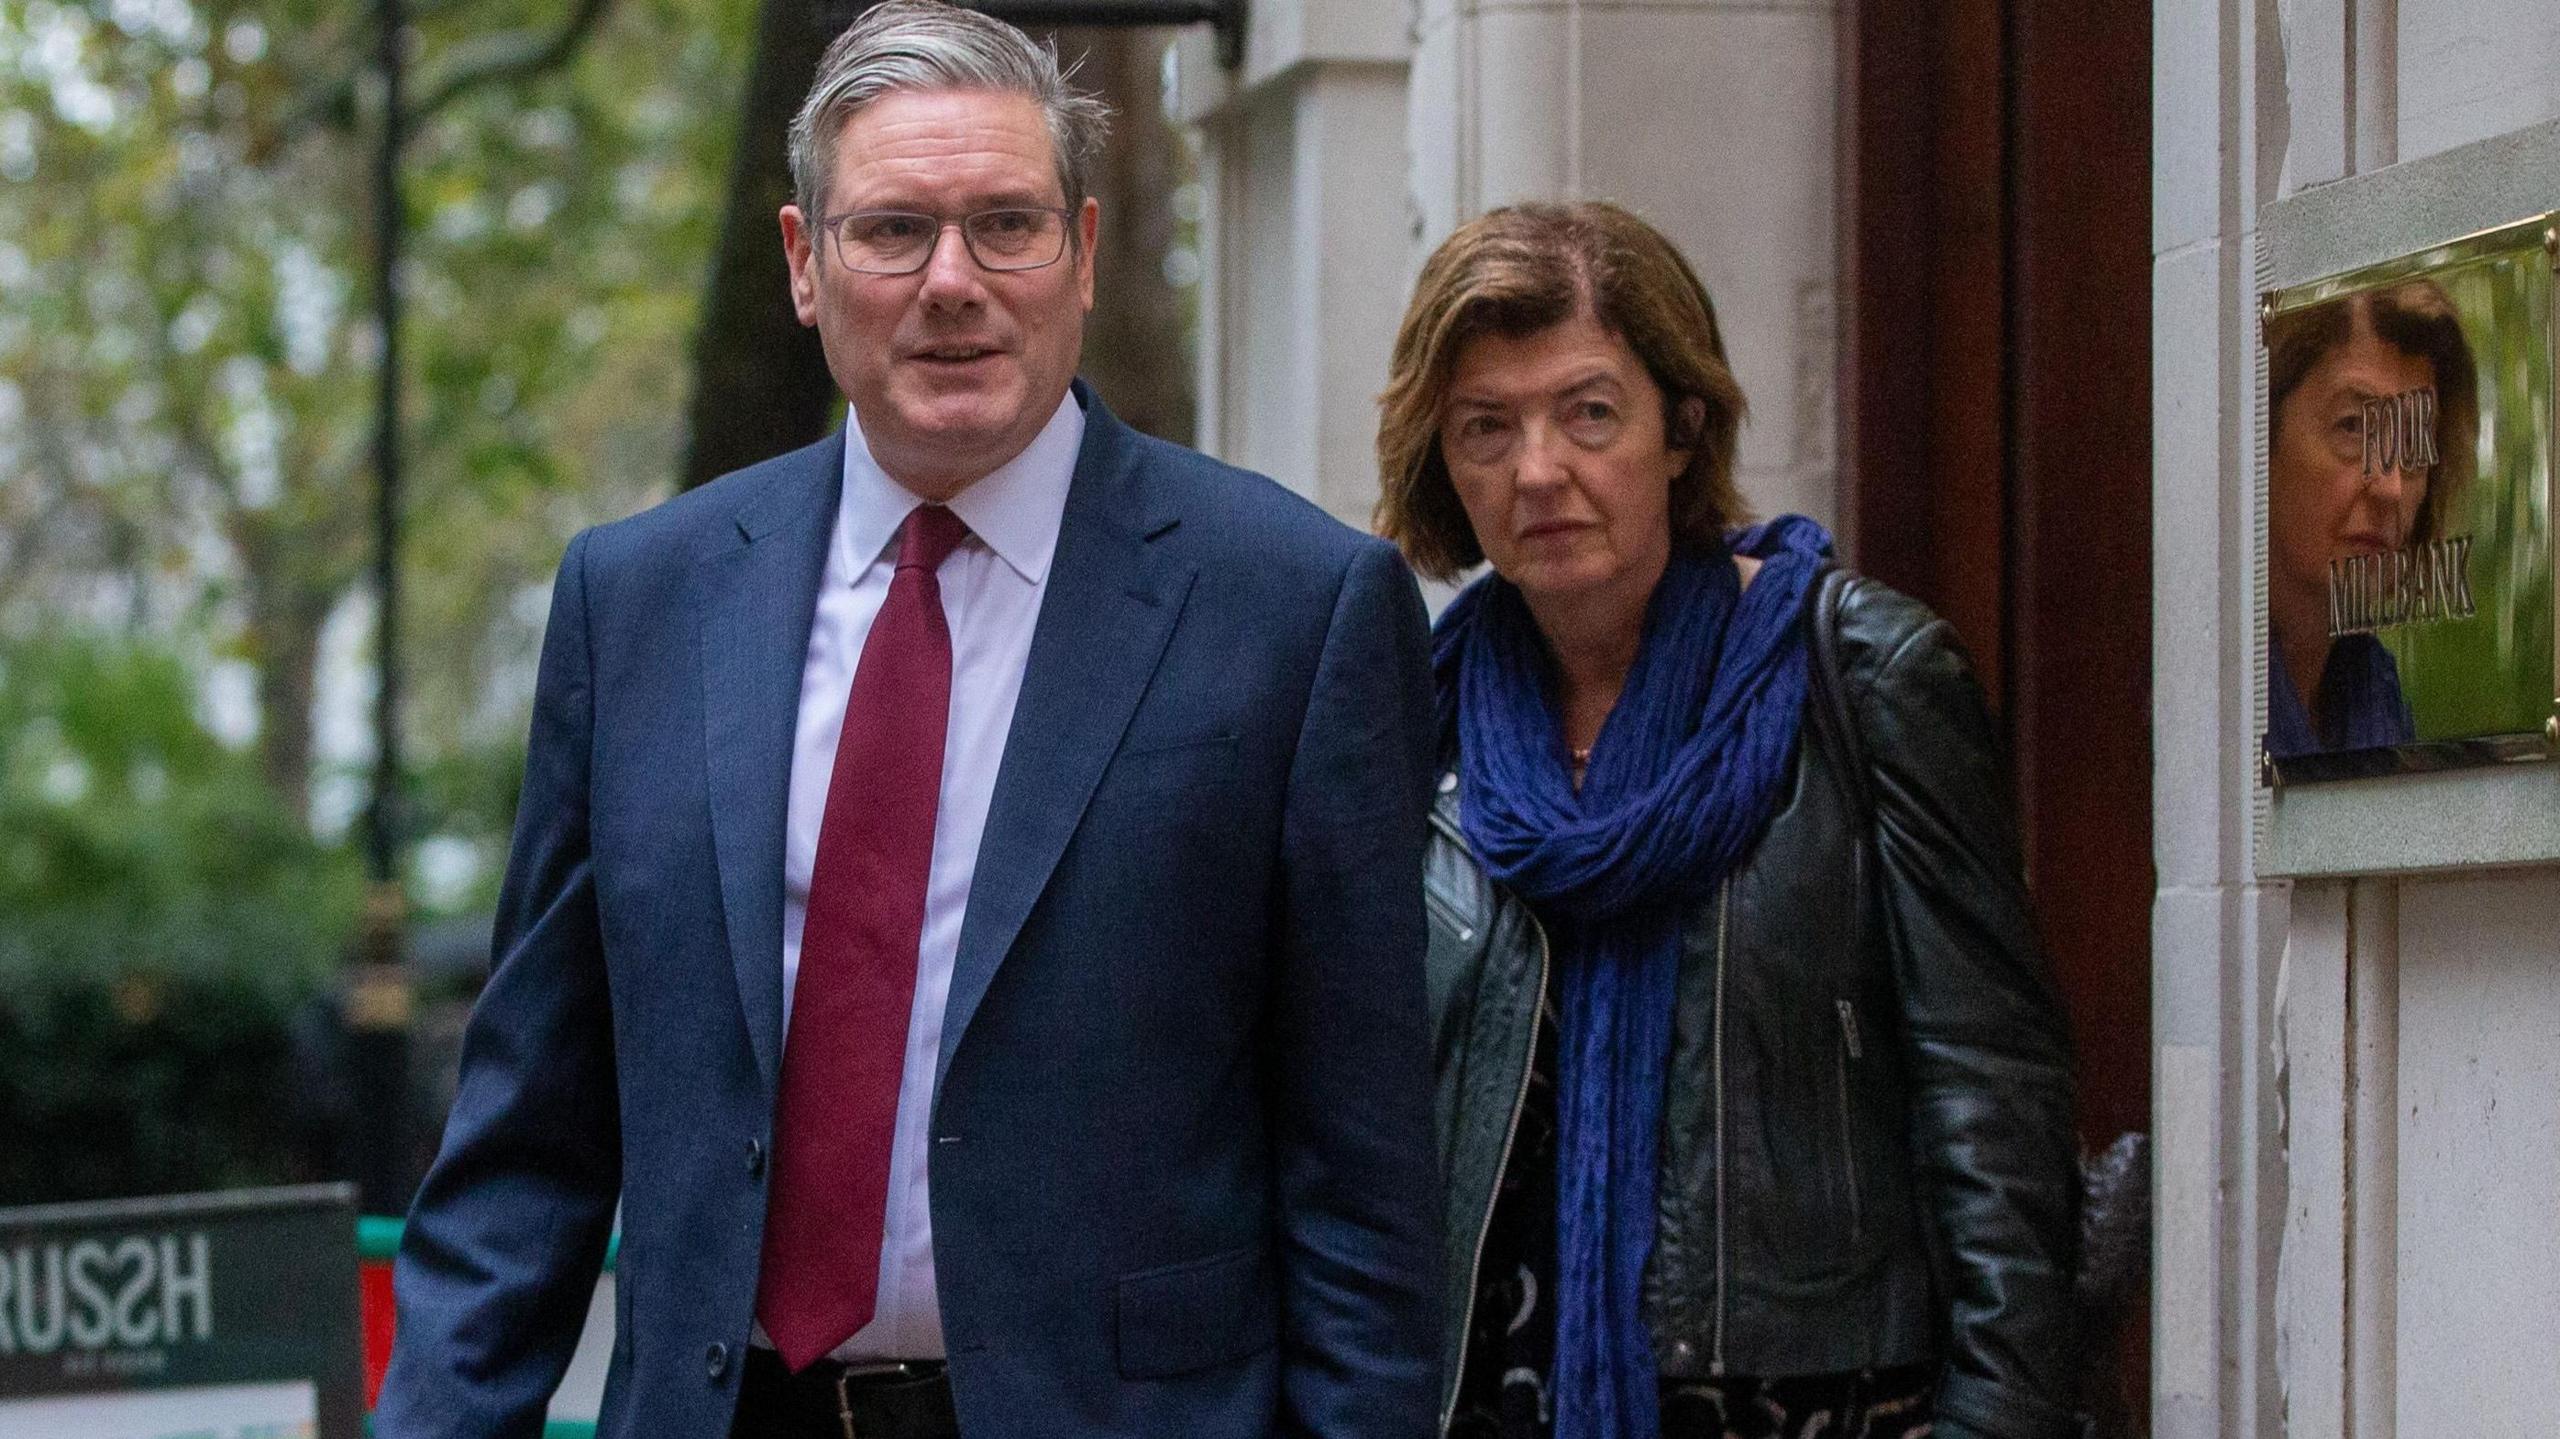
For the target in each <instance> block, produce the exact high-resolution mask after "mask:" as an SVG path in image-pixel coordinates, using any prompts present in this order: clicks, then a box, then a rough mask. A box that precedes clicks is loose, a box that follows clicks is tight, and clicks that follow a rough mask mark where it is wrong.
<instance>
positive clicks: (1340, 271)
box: [1169, 0, 1412, 529]
mask: <svg viewBox="0 0 2560 1439" xmlns="http://www.w3.org/2000/svg"><path fill="white" fill-rule="evenodd" d="M1410 34H1411V29H1410V26H1409V24H1408V23H1407V19H1406V16H1405V15H1404V14H1403V12H1402V10H1401V9H1400V7H1398V6H1396V5H1393V4H1387V3H1381V0H1255V3H1254V6H1253V13H1252V27H1251V34H1250V36H1249V38H1248V41H1247V44H1246V47H1245V58H1244V63H1243V65H1242V66H1241V67H1239V68H1238V69H1237V70H1234V71H1228V70H1225V69H1223V68H1221V67H1220V66H1219V64H1218V61H1217V54H1216V49H1215V46H1214V45H1213V44H1212V42H1211V39H1210V37H1209V36H1208V35H1207V34H1206V33H1205V32H1194V33H1191V34H1187V35H1185V36H1184V38H1183V39H1182V40H1181V41H1180V42H1179V43H1178V44H1177V46H1176V48H1175V51H1174V54H1173V59H1172V67H1173V73H1172V75H1171V77H1170V85H1169V89H1170V95H1169V101H1170V103H1171V105H1172V107H1173V110H1174V114H1175V116H1176V118H1178V119H1181V120H1184V121H1186V122H1189V123H1192V124H1195V125H1197V126H1198V127H1199V129H1200V137H1201V153H1200V183H1201V189H1202V192H1203V194H1204V197H1205V204H1204V206H1203V214H1202V217H1201V256H1202V260H1203V267H1202V275H1201V284H1200V294H1199V304H1200V359H1199V365H1200V376H1199V378H1200V421H1199V439H1198V443H1199V445H1200V447H1201V448H1202V449H1205V450H1207V451H1209V452H1210V453H1212V454H1215V455H1218V456H1219V457H1221V458H1223V459H1226V460H1230V461H1232V462H1234V463H1236V464H1240V465H1244V466H1246V467H1247V468H1250V469H1255V470H1260V471H1262V472H1263V473H1265V474H1268V475H1270V476H1272V477H1273V478H1275V479H1278V480H1279V481H1281V482H1282V483H1284V484H1286V485H1288V486H1290V487H1291V488H1293V489H1295V490H1298V491H1299V492H1300V493H1302V494H1305V495H1307V496H1309V497H1310V498H1312V499H1314V500H1315V501H1316V502H1317V503H1318V504H1320V505H1322V506H1324V507H1325V509H1326V510H1328V511H1330V512H1331V513H1333V514H1334V515H1335V516H1337V517H1339V518H1340V519H1342V520H1343V521H1345V522H1346V523H1349V524H1352V525H1356V526H1358V527H1360V528H1363V529H1365V528H1367V527H1368V524H1369V514H1370V510H1371V509H1372V508H1373V507H1374V506H1375V505H1376V503H1377V494H1378V483H1377V465H1376V462H1375V459H1374V458H1373V453H1374V452H1373V449H1372V441H1373V437H1374V435H1375V433H1376V423H1377V396H1378V391H1379V390H1380V389H1382V388H1383V387H1384V386H1385V384H1386V374H1387V351H1388V349H1389V347H1390V346H1392V345H1393V344H1394V341H1395V325H1396V318H1397V316H1398V314H1399V313H1401V307H1402V305H1403V302H1404V295H1405V290H1406V286H1407V283H1408V281H1409V279H1410V269H1409V267H1408V262H1407V255H1408V253H1409V251H1410V246H1411V238H1412V226H1411V223H1410V221H1409V219H1408V216H1407V206H1406V200H1405V152H1404V145H1403V143H1402V137H1403V131H1404V118H1405V73H1406V69H1407V56H1408V52H1409V48H1410Z"/></svg>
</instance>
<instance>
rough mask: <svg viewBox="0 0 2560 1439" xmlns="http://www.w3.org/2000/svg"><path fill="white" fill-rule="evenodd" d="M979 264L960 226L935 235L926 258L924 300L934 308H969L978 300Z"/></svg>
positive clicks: (956, 224) (953, 224)
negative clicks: (956, 306) (940, 306)
mask: <svg viewBox="0 0 2560 1439" xmlns="http://www.w3.org/2000/svg"><path fill="white" fill-rule="evenodd" d="M979 293H980V289H979V282H978V261H977V258H976V257H975V256H973V255H971V254H970V253H969V245H968V241H967V239H966V238H965V237H964V236H962V235H961V233H960V226H959V224H958V223H957V222H952V223H948V224H945V225H944V226H942V228H940V229H938V230H936V231H934V234H933V248H932V249H931V250H929V251H927V252H926V253H925V257H924V297H925V299H926V300H927V301H928V302H930V303H933V304H939V305H957V304H966V303H968V302H969V301H971V300H974V299H976V298H977V297H978V295H979Z"/></svg>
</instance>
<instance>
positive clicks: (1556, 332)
mask: <svg viewBox="0 0 2560 1439" xmlns="http://www.w3.org/2000/svg"><path fill="white" fill-rule="evenodd" d="M1440 454H1441V456H1442V458H1443V459H1444V460H1445V461H1446V462H1447V464H1448V467H1449V479H1450V482H1451V484H1452V485H1453V486H1455V488H1456V489H1457V492H1458V502H1459V503H1460V504H1461V505H1462V506H1464V507H1465V509H1466V512H1467V522H1468V523H1469V524H1471V525H1473V526H1474V527H1475V533H1476V542H1477V543H1478V544H1479V545H1481V546H1482V547H1483V549H1484V553H1485V558H1486V559H1488V560H1490V561H1492V562H1493V567H1494V569H1495V570H1496V571H1498V572H1500V574H1501V575H1502V577H1503V578H1505V579H1507V580H1509V581H1511V582H1512V583H1513V584H1515V585H1518V586H1519V587H1520V591H1521V593H1522V594H1523V595H1524V596H1525V597H1527V598H1528V599H1529V601H1530V602H1531V603H1532V604H1536V603H1539V602H1541V601H1545V600H1563V599H1573V598H1578V597H1584V596H1588V595H1592V594H1596V593H1603V592H1606V591H1608V590H1610V589H1612V588H1617V589H1620V590H1623V591H1625V592H1626V593H1627V594H1628V596H1629V597H1630V598H1631V599H1632V600H1633V601H1634V602H1635V603H1637V604H1641V603H1642V601H1643V599H1644V598H1645V597H1646V596H1648V595H1650V594H1651V593H1652V592H1653V585H1654V582H1655V581H1656V580H1658V579H1660V578H1661V575H1662V568H1663V565H1664V564H1665V563H1666V562H1667V561H1668V560H1669V558H1670V555H1671V479H1672V477H1673V476H1674V475H1677V474H1678V473H1680V472H1681V471H1682V470H1683V469H1686V468H1687V467H1688V463H1689V452H1688V451H1686V450H1675V449H1672V448H1670V447H1669V446H1668V445H1667V444H1666V437H1665V435H1664V433H1663V414H1662V390H1661V388H1660V387H1659V386H1657V385H1655V384H1654V382H1653V377H1652V376H1651V375H1649V374H1647V373H1646V372H1645V368H1644V364H1643V362H1641V361H1639V360H1638V359H1637V358H1636V355H1635V351H1633V350H1631V349H1629V348H1627V342H1626V341H1624V340H1622V339H1620V338H1618V337H1617V336H1616V335H1614V334H1612V333H1610V332H1609V331H1607V330H1605V329H1603V328H1601V326H1600V324H1599V322H1598V321H1597V320H1594V319H1593V318H1591V317H1590V316H1589V315H1587V314H1578V315H1576V316H1574V317H1573V318H1572V319H1569V320H1566V321H1564V322H1562V323H1560V324H1557V325H1553V326H1550V327H1548V328H1547V329H1544V330H1540V331H1538V332H1537V333H1535V334H1532V335H1527V336H1522V337H1519V338H1513V337H1510V336H1504V335H1479V336H1477V337H1476V338H1475V339H1473V340H1470V341H1468V342H1467V343H1466V344H1465V346H1464V347H1463V348H1461V349H1460V350H1459V351H1458V357H1457V362H1456V364H1455V365H1454V366H1453V368H1452V373H1451V375H1450V383H1449V401H1448V405H1447V407H1446V409H1445V410H1444V411H1443V412H1442V415H1441V419H1440Z"/></svg>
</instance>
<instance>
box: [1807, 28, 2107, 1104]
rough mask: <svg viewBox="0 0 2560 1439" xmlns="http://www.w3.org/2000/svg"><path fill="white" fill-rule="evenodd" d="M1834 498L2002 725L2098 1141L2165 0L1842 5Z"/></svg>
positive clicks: (1863, 555)
mask: <svg viewBox="0 0 2560 1439" xmlns="http://www.w3.org/2000/svg"><path fill="white" fill-rule="evenodd" d="M1841 30H1842V51H1843V53H1842V64H1841V73H1842V76H1843V86H1842V93H1843V96H1844V102H1843V103H1844V113H1843V116H1842V121H1843V123H1842V125H1841V134H1842V140H1841V156H1840V160H1841V174H1842V178H1843V185H1842V193H1843V202H1842V203H1843V213H1842V216H1841V230H1840V233H1841V236H1842V257H1843V258H1842V275H1841V293H1842V297H1843V303H1842V304H1841V306H1840V313H1841V315H1842V317H1843V318H1842V344H1841V356H1842V360H1841V369H1842V374H1841V390H1842V396H1843V400H1844V403H1843V404H1842V405H1841V406H1840V415H1841V431H1842V433H1841V437H1840V438H1841V454H1842V456H1843V459H1844V464H1843V471H1842V485H1841V506H1840V519H1841V530H1842V539H1843V543H1844V545H1845V547H1846V548H1847V550H1848V552H1849V556H1850V558H1851V560H1852V561H1853V562H1854V563H1855V564H1857V565H1858V566H1859V567H1860V568H1861V569H1863V570H1865V571H1866V572H1867V573H1869V574H1872V575H1875V576H1876V577H1878V578H1880V579H1882V580H1884V581H1886V582H1887V583H1889V584H1892V585H1894V586H1896V587H1897V588H1900V589H1903V590H1906V591H1908V592H1910V593H1911V594H1913V595H1916V596H1917V597H1919V598H1920V599H1922V600H1925V601H1927V602H1928V603H1929V604H1930V605H1931V606H1933V607H1934V608H1936V609H1937V610H1938V612H1939V613H1941V614H1943V615H1945V616H1946V617H1947V618H1948V620H1949V621H1950V622H1952V623H1953V624H1954V625H1955V627H1956V630H1957V632H1958V633H1959V634H1960V635H1961V636H1963V638H1964V641H1965V644H1966V647H1967V648H1968V649H1969V650H1970V651H1971V653H1972V655H1973V657H1974V660H1975V663H1976V667H1977V668H1978V670H1979V671H1980V673H1981V676H1982V680H1983V684H1984V687H1985V688H1986V689H1987V690H1988V691H1989V693H1990V695H1991V699H1992V703H1993V705H1994V707H1995V708H1996V709H1997V710H1998V711H1999V713H2000V715H2001V717H2002V721H2003V723H2004V726H2005V727H2006V729H2007V731H2008V737H2009V740H2010V744H2011V747H2012V751H2013V755H2014V759H2015V765H2016V774H2017V781H2018V805H2019V818H2020V825H2021V833H2022V835H2023V838H2024V840H2025V846H2026V859H2027V872H2028V879H2029V882H2030V884H2031V885H2032V887H2033V888H2034V891H2035V895H2036V903H2037V908H2038V913H2039V918H2040V919H2041V921H2042V923H2043V927H2044V931H2045V937H2046V941H2047V945H2048V949H2049V951H2050V953H2051V954H2052V956H2053V960H2054V966H2055V970H2056V973H2057V975H2058V976H2059V977H2060V980H2061V983H2062V987H2063V990H2064V992H2065V996H2066V998H2067V999H2068V1001H2069V1003H2070V1006H2071V1011H2072V1018H2073V1021H2074V1037H2075V1039H2076V1040H2077V1042H2078V1045H2079V1052H2080V1070H2081V1073H2080V1078H2081V1094H2080V1118H2081V1124H2082V1132H2083V1135H2084V1137H2085V1138H2086V1139H2088V1140H2089V1141H2090V1142H2091V1143H2092V1144H2093V1145H2102V1144H2104V1143H2106V1142H2107V1141H2109V1140H2111V1139H2112V1138H2113V1137H2114V1136H2116V1135H2117V1134H2120V1133H2123V1132H2126V1131H2128V1130H2147V1129H2148V1128H2149V1127H2150V1123H2149V1112H2150V952H2151V944H2150V936H2151V925H2150V911H2151V896H2152V864H2151V753H2150V730H2151V700H2150V696H2151V543H2150V534H2151V454H2150V437H2151V389H2150V382H2149V374H2150V345H2151V284H2150V277H2151V256H2150V173H2151V163H2150V147H2151V141H2150V73H2151V72H2150V17H2149V14H2148V11H2147V9H2145V8H2144V7H2140V6H2116V5H2084V4H2078V3H2073V0H1946V3H1943V4H1940V5H1934V6H1915V5H1908V4H1903V3H1900V0H1853V4H1852V5H1851V7H1850V10H1849V13H1848V14H1847V15H1845V16H1844V21H1843V24H1842V27H1841Z"/></svg>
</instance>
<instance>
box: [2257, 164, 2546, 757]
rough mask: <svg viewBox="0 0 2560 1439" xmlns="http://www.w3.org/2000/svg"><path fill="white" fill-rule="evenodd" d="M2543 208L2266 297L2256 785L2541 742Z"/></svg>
mask: <svg viewBox="0 0 2560 1439" xmlns="http://www.w3.org/2000/svg"><path fill="white" fill-rule="evenodd" d="M2556 266H2560V214H2554V215H2545V216H2541V217H2538V218H2536V219H2532V220H2527V221H2524V222H2521V223H2518V224H2514V225H2508V226H2504V227H2501V228H2499V229H2496V230H2490V231H2485V232H2483V233H2480V234H2477V235H2469V236H2465V237H2463V238H2461V239H2458V240H2453V241H2449V242H2447V243H2445V244H2442V245H2437V246H2434V247H2432V248H2429V249H2426V250H2422V251H2419V252H2418V253H2416V254H2413V255H2407V256H2403V257H2401V258H2399V259H2396V260H2391V261H2388V262H2385V263H2383V264H2379V265H2373V266H2370V267H2367V268H2365V269H2361V270H2356V271H2352V272H2349V273H2347V274H2343V275H2334V276H2331V277H2329V278H2326V279H2322V280H2315V281H2312V282H2310V283H2308V284H2303V285H2296V286H2293V287H2292V288H2289V289H2284V290H2276V291H2271V292H2269V293H2268V294H2267V295H2266V296H2265V297H2264V299H2263V301H2262V303H2261V305H2260V315H2261V317H2262V323H2261V326H2260V339H2261V342H2262V343H2263V344H2264V345H2265V347H2266V362H2267V370H2266V373H2267V405H2266V425H2267V433H2266V436H2265V439H2266V445H2265V455H2266V483H2267V507H2266V514H2267V569H2266V589H2265V594H2264V600H2265V604H2266V619H2267V706H2266V710H2265V712H2264V713H2263V714H2262V715H2261V716H2260V719H2261V730H2260V736H2261V738H2260V744H2261V753H2262V754H2263V755H2264V756H2265V758H2266V760H2267V761H2268V763H2267V764H2266V766H2265V767H2264V773H2265V775H2266V777H2267V778H2268V779H2270V780H2271V781H2274V782H2280V783H2290V782H2293V781H2296V780H2320V779H2336V778H2343V777H2348V776H2356V775H2371V774H2388V773H2395V772H2401V771H2408V770H2416V769H2440V768H2444V767H2447V766H2452V765H2462V764H2481V763H2493V762H2497V761H2501V760H2513V759H2540V758H2546V757H2549V756H2550V755H2551V754H2552V753H2553V752H2554V746H2553V743H2552V736H2555V735H2560V723H2555V718H2554V716H2555V712H2556V707H2555V700H2554V696H2555V694H2560V689H2555V686H2554V681H2555V678H2560V648H2555V647H2560V634H2556V633H2555V630H2554V626H2553V623H2552V568H2553V533H2552V527H2551V517H2552V505H2553V483H2554V481H2553V463H2552V462H2553V450H2552V438H2551V426H2552V412H2553V406H2554V403H2555V399H2554V389H2553V385H2554V368H2553V359H2552V337H2553V330H2554V323H2555V315H2554V304H2555V292H2556V287H2555V285H2554V270H2555V267H2556Z"/></svg>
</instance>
